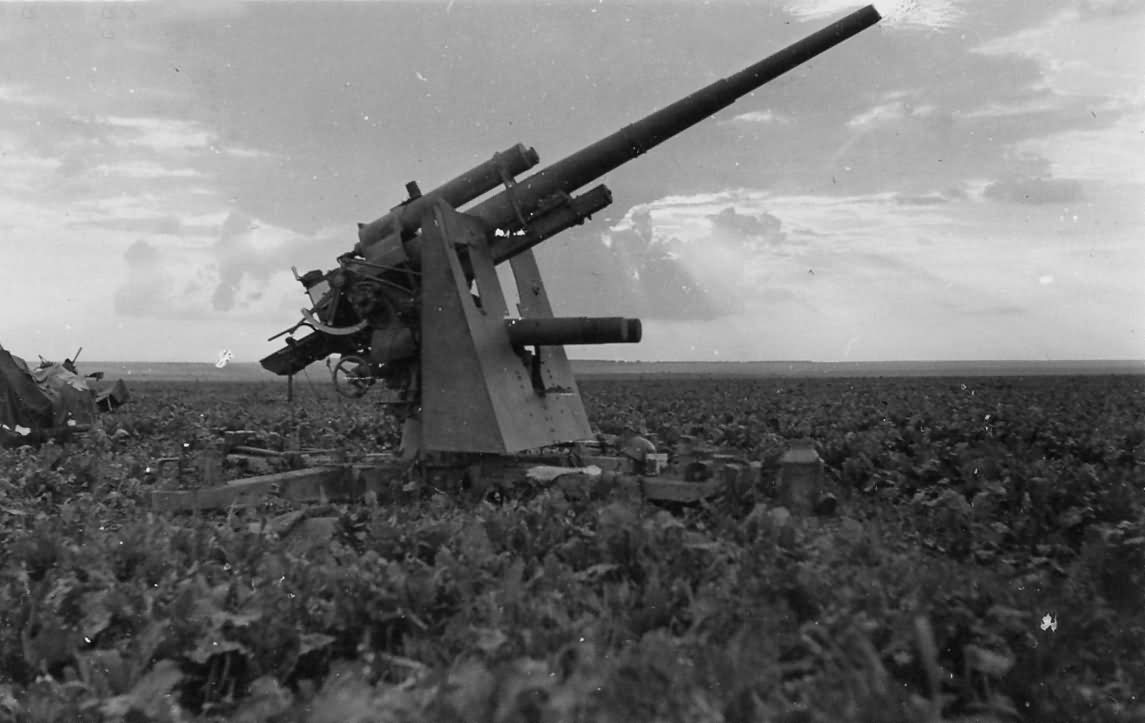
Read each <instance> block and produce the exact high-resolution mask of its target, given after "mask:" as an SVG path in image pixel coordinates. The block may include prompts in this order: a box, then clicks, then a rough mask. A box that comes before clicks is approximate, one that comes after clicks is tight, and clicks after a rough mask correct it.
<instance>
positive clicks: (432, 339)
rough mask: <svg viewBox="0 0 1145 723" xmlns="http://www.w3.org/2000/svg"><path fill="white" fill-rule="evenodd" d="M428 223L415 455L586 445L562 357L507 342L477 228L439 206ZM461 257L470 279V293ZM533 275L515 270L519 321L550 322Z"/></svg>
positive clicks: (555, 349) (497, 288)
mask: <svg viewBox="0 0 1145 723" xmlns="http://www.w3.org/2000/svg"><path fill="white" fill-rule="evenodd" d="M430 213H431V216H432V217H431V218H429V219H427V220H426V222H424V223H423V225H422V228H423V237H422V250H421V254H422V258H421V274H422V290H421V294H422V312H421V369H422V379H421V424H422V435H423V438H422V444H423V448H424V449H425V450H427V451H433V452H476V453H490V454H511V453H513V452H520V451H522V450H526V449H536V448H539V447H544V446H547V445H550V444H556V443H561V442H573V441H576V440H579V439H585V438H587V437H589V436H591V433H592V432H591V428H590V427H589V423H588V416H587V415H586V413H585V410H584V405H583V404H582V403H581V399H580V394H579V393H578V391H577V385H576V379H575V378H574V377H573V374H572V369H571V368H570V366H569V363H568V358H567V357H566V355H565V353H564V350H563V349H562V348H561V347H560V346H552V345H547V346H542V345H540V344H538V345H537V346H536V351H528V350H527V348H526V347H525V345H523V344H515V343H514V341H513V339H512V338H511V336H510V324H509V322H508V320H509V311H508V308H507V306H506V303H505V295H504V293H503V291H502V289H501V284H500V282H499V281H498V278H497V272H496V270H495V268H494V264H493V259H492V257H491V255H490V253H489V246H488V243H487V242H486V234H485V232H484V229H483V228H482V224H481V222H480V221H478V220H476V219H473V218H470V217H468V216H466V215H465V214H463V213H459V212H457V211H454V210H453V209H451V208H449V206H448V205H446V204H445V203H444V202H439V203H438V204H436V205H435V206H434V207H433V209H432V211H431V212H430ZM459 251H460V252H461V253H464V255H465V257H466V258H465V261H466V262H467V265H468V266H469V267H470V268H471V269H472V278H473V281H474V286H475V289H473V291H472V292H471V289H470V284H469V281H468V279H467V276H466V274H465V271H464V269H463V268H462V264H463V262H462V258H461V256H460V254H459ZM529 255H530V256H531V253H530V254H529ZM535 269H536V263H535V261H534V262H532V263H531V264H529V263H527V262H526V263H525V264H522V265H520V266H518V267H516V268H514V273H515V274H517V273H518V272H519V271H523V272H524V273H523V275H524V276H525V277H526V278H525V279H521V278H518V285H519V286H521V285H522V281H524V284H523V285H524V286H525V288H529V289H532V290H533V293H532V294H531V296H532V299H530V302H529V309H528V310H529V311H530V312H531V316H530V317H527V318H529V319H531V320H537V321H539V320H542V319H553V317H552V312H551V309H550V308H549V304H548V298H547V297H546V296H545V293H544V286H543V284H542V283H541V280H540V277H539V275H537V274H536V273H535ZM530 271H533V272H534V273H531V274H530V273H529V272H530ZM530 276H531V278H529V277H530ZM473 292H475V293H473ZM572 341H575V340H572Z"/></svg>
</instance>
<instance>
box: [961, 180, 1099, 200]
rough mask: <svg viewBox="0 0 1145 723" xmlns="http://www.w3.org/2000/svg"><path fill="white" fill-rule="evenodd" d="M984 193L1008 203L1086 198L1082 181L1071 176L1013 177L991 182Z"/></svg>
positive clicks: (990, 197) (993, 198)
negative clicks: (1070, 177)
mask: <svg viewBox="0 0 1145 723" xmlns="http://www.w3.org/2000/svg"><path fill="white" fill-rule="evenodd" d="M983 193H984V195H985V196H986V198H989V199H992V200H995V201H1005V202H1008V203H1032V204H1046V203H1076V202H1078V201H1081V200H1083V199H1084V198H1085V193H1084V191H1083V189H1082V185H1081V182H1080V181H1077V180H1074V179H1069V178H1029V177H1026V178H1011V179H1007V180H1002V181H995V182H993V183H991V184H990V185H989V186H987V187H986V189H985V191H984V192H983Z"/></svg>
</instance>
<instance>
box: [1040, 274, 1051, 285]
mask: <svg viewBox="0 0 1145 723" xmlns="http://www.w3.org/2000/svg"><path fill="white" fill-rule="evenodd" d="M1053 282H1054V277H1053V276H1051V275H1049V274H1042V275H1041V276H1039V277H1038V283H1039V284H1041V285H1042V286H1049V285H1050V284H1052V283H1053Z"/></svg>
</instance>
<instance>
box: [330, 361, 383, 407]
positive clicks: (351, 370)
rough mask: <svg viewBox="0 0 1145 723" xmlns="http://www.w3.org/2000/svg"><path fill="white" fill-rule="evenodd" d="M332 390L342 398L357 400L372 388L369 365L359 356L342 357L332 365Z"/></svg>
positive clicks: (371, 372) (373, 379)
mask: <svg viewBox="0 0 1145 723" xmlns="http://www.w3.org/2000/svg"><path fill="white" fill-rule="evenodd" d="M333 376H334V389H335V390H336V391H337V392H338V393H339V394H341V395H342V396H343V397H348V398H350V399H357V398H359V397H361V396H363V395H365V393H366V392H368V391H370V387H372V386H374V382H376V381H377V379H375V378H374V374H373V371H372V370H371V368H370V363H369V362H367V361H366V360H365V359H363V358H362V357H360V356H344V357H342V358H341V359H339V360H338V363H337V364H335V365H334V370H333Z"/></svg>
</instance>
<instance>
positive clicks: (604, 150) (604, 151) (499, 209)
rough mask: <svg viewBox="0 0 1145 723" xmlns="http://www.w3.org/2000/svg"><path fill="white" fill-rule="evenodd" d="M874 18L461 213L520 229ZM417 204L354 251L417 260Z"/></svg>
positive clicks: (704, 92)
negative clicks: (554, 203)
mask: <svg viewBox="0 0 1145 723" xmlns="http://www.w3.org/2000/svg"><path fill="white" fill-rule="evenodd" d="M880 19H881V16H880V15H879V12H878V11H877V10H876V9H875V8H874V6H873V5H868V6H866V7H864V8H862V9H860V10H856V11H855V12H853V13H851V14H850V15H847V16H846V17H844V18H842V19H840V20H838V21H836V22H834V23H832V24H830V25H828V26H827V27H825V28H823V29H822V30H819V31H818V32H815V33H812V34H811V35H809V36H807V37H805V38H803V39H802V40H799V41H797V42H795V43H793V44H791V45H789V46H787V47H786V48H784V49H783V50H780V51H779V52H777V53H775V54H773V55H771V56H769V57H767V58H764V59H763V60H761V61H759V62H757V63H755V64H753V65H750V66H748V67H747V68H744V69H743V70H741V71H739V72H738V73H735V74H733V75H730V76H728V77H726V78H722V79H720V80H717V81H716V82H714V83H712V84H710V85H708V86H706V87H704V88H701V89H700V90H698V91H696V92H695V93H692V94H691V95H689V96H687V97H685V98H682V99H680V100H678V101H676V102H675V103H672V104H671V105H669V106H667V107H665V108H662V109H660V110H658V111H656V112H654V113H652V114H651V115H648V116H646V117H644V118H642V119H641V120H639V121H636V122H635V123H632V124H631V125H628V126H625V127H624V128H621V129H620V130H619V131H617V132H615V133H613V134H612V135H609V136H607V137H605V138H602V139H601V140H599V141H597V142H596V143H593V144H592V145H589V146H587V147H585V148H583V149H581V150H579V151H577V152H575V153H573V154H572V155H570V156H568V157H566V158H564V159H562V160H560V161H557V162H556V163H554V164H552V165H550V166H548V167H546V168H544V169H542V170H540V171H538V172H537V173H534V174H533V175H532V176H530V177H528V178H526V179H524V180H522V181H520V182H518V183H516V184H514V185H512V186H510V187H509V188H506V190H504V191H502V192H501V193H499V194H497V195H495V196H492V197H491V198H489V199H487V200H485V201H483V202H481V203H479V204H478V205H476V206H474V207H473V208H471V209H467V210H466V211H465V213H466V214H467V215H469V216H472V217H475V218H477V219H480V220H481V221H483V222H484V224H485V225H486V226H487V227H488V230H489V232H490V233H492V232H493V231H494V230H497V229H502V230H510V231H520V230H523V229H522V225H524V226H526V227H527V226H528V221H529V220H530V217H531V216H533V215H534V214H536V213H537V212H538V210H539V209H542V208H543V206H544V204H545V203H546V201H548V200H549V199H551V198H553V197H555V196H560V195H562V194H569V193H571V192H573V191H575V190H577V189H579V188H581V187H582V186H584V185H586V184H588V183H589V182H591V181H593V180H595V179H598V178H600V177H601V176H603V175H605V174H606V173H608V172H609V171H612V170H613V169H615V168H618V167H619V166H621V165H623V164H625V163H627V162H628V161H630V160H632V159H633V158H636V157H637V156H639V155H641V154H643V153H645V152H646V151H648V150H649V149H651V148H653V147H654V146H656V145H658V144H660V143H663V142H664V141H666V140H668V139H669V138H671V137H672V136H674V135H676V134H677V133H680V132H681V131H684V130H686V129H687V128H690V127H691V126H693V125H695V124H696V123H699V122H700V121H702V120H704V119H705V118H707V117H709V116H711V115H712V114H714V113H716V112H718V111H719V110H721V109H723V108H726V107H727V106H729V105H731V104H732V103H734V102H735V101H736V100H738V99H740V98H742V97H743V96H745V95H747V94H748V93H751V92H752V91H754V90H756V89H757V88H759V87H760V86H762V85H764V84H766V83H768V82H770V81H772V80H774V79H775V78H777V77H779V76H780V75H782V74H784V73H786V72H787V71H789V70H792V69H793V68H796V67H798V66H799V65H801V64H803V63H805V62H807V61H808V60H811V59H812V58H814V57H815V56H817V55H819V54H820V53H823V52H825V51H827V50H829V49H831V48H833V47H834V46H836V45H838V44H839V43H842V42H843V41H845V40H847V39H848V38H851V37H853V36H855V35H857V34H858V33H860V32H862V31H863V30H865V29H867V28H869V27H870V26H872V25H874V24H875V23H877V22H878V21H879V20H880ZM605 193H607V191H605ZM574 200H575V199H574ZM416 211H418V209H417V208H411V209H409V212H405V210H404V209H402V207H398V208H395V209H394V210H393V211H392V212H391V213H390V214H387V215H386V216H383V217H382V218H380V219H378V220H377V221H374V222H373V223H371V224H369V225H367V226H363V227H362V228H361V230H360V231H359V243H358V245H357V246H356V247H355V251H356V252H357V253H359V254H362V255H363V256H365V257H366V258H367V260H369V261H372V262H374V263H377V264H382V265H387V266H388V265H391V264H395V263H398V262H407V263H410V264H412V265H414V266H417V265H418V256H419V253H418V250H419V249H418V240H417V239H416V237H415V234H416V232H417V230H418V227H419V225H420V223H421V215H420V214H419V213H417V212H416ZM383 231H389V232H390V233H383ZM540 240H542V238H541V236H540V235H538V234H528V233H524V234H512V233H510V234H506V235H503V236H498V237H496V238H493V239H491V244H492V249H491V250H492V253H493V258H494V261H495V262H497V263H500V262H501V261H505V260H508V259H510V258H512V257H513V256H515V255H517V254H519V253H521V252H522V251H525V250H526V249H528V248H530V247H531V246H533V245H535V244H536V243H539V241H540ZM379 247H380V248H379Z"/></svg>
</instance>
